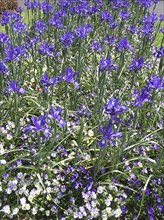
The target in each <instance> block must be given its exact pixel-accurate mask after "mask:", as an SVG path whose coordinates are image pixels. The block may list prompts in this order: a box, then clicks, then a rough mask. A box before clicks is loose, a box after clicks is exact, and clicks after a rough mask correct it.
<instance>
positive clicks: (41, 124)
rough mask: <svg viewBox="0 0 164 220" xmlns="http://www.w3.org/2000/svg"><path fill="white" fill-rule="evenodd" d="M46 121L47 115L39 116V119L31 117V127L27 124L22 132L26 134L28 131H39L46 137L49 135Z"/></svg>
mask: <svg viewBox="0 0 164 220" xmlns="http://www.w3.org/2000/svg"><path fill="white" fill-rule="evenodd" d="M46 119H47V115H45V116H42V115H40V116H39V117H35V116H31V121H32V125H31V124H27V125H26V127H25V128H24V132H25V133H28V132H29V131H35V132H36V133H38V132H40V131H41V132H43V134H44V136H45V137H48V136H49V135H50V129H49V127H48V125H47V122H46Z"/></svg>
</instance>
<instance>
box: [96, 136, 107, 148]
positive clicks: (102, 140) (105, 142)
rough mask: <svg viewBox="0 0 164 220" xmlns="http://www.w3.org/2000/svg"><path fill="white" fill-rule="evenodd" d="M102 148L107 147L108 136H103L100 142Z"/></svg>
mask: <svg viewBox="0 0 164 220" xmlns="http://www.w3.org/2000/svg"><path fill="white" fill-rule="evenodd" d="M98 145H99V147H100V148H105V147H106V145H107V138H106V137H105V136H103V137H102V138H101V140H100V141H99V142H98Z"/></svg>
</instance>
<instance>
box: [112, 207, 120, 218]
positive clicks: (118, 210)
mask: <svg viewBox="0 0 164 220" xmlns="http://www.w3.org/2000/svg"><path fill="white" fill-rule="evenodd" d="M113 214H114V216H115V217H116V218H118V217H120V215H121V214H122V210H121V209H120V208H117V209H116V210H114V212H113Z"/></svg>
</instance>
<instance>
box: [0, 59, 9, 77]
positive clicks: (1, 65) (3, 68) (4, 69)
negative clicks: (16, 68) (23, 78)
mask: <svg viewBox="0 0 164 220" xmlns="http://www.w3.org/2000/svg"><path fill="white" fill-rule="evenodd" d="M7 70H8V69H7V67H6V65H5V64H4V63H3V62H1V61H0V73H3V74H4V73H6V72H7Z"/></svg>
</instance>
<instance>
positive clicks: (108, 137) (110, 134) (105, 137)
mask: <svg viewBox="0 0 164 220" xmlns="http://www.w3.org/2000/svg"><path fill="white" fill-rule="evenodd" d="M113 124H114V122H113V120H112V119H110V120H109V122H108V124H107V126H100V129H99V131H100V132H101V133H102V138H101V140H100V141H99V142H98V145H99V147H100V148H104V147H106V145H107V144H108V143H109V144H110V143H112V141H113V140H114V139H115V138H116V137H121V136H122V133H121V132H118V130H117V129H114V130H113Z"/></svg>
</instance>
